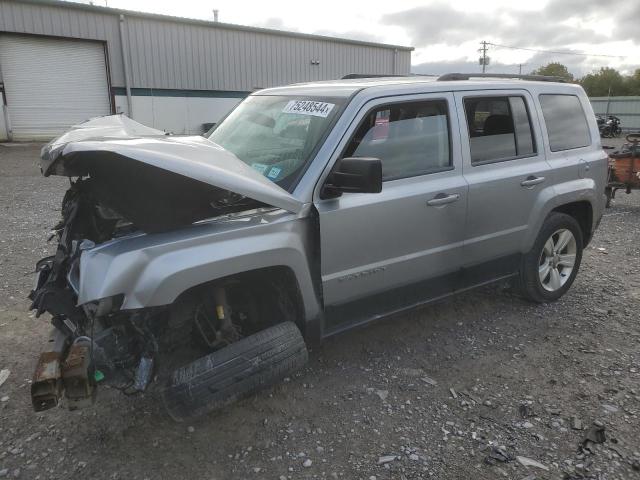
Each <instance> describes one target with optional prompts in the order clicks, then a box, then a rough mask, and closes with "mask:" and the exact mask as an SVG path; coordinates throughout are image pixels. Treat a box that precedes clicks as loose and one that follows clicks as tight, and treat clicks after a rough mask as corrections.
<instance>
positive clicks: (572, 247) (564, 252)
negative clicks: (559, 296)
mask: <svg viewBox="0 0 640 480" xmlns="http://www.w3.org/2000/svg"><path fill="white" fill-rule="evenodd" d="M576 252H577V244H576V237H575V236H574V235H573V233H572V232H571V230H568V229H566V228H562V229H560V230H557V231H555V232H554V233H553V234H552V235H551V236H550V237H549V238H548V239H547V241H546V242H545V244H544V247H543V248H542V252H541V253H540V261H539V264H538V275H539V277H540V283H541V284H542V287H543V288H544V289H545V290H547V291H549V292H555V291H557V290H559V289H561V288H562V287H563V285H564V284H565V283H566V282H567V280H569V278H570V277H571V272H572V271H573V268H574V266H575V264H576Z"/></svg>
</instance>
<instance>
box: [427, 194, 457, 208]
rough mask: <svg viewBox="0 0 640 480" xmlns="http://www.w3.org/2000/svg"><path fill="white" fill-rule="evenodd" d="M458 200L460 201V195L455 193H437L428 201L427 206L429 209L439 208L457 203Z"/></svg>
mask: <svg viewBox="0 0 640 480" xmlns="http://www.w3.org/2000/svg"><path fill="white" fill-rule="evenodd" d="M458 200H460V195H458V194H457V193H453V194H448V193H439V194H437V195H436V196H435V197H433V198H432V199H431V200H428V201H427V205H429V206H430V207H439V206H440V205H446V204H447V203H453V202H457V201H458Z"/></svg>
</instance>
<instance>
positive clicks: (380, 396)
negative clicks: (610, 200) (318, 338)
mask: <svg viewBox="0 0 640 480" xmlns="http://www.w3.org/2000/svg"><path fill="white" fill-rule="evenodd" d="M38 150H39V146H38V145H31V146H22V145H21V146H3V145H1V144H0V172H1V173H0V227H1V228H0V370H1V369H8V370H10V374H9V378H8V379H7V380H6V382H5V383H4V384H3V385H1V386H0V478H1V477H7V478H24V479H63V478H64V479H66V478H91V479H94V478H95V479H145V478H148V479H174V478H175V479H182V478H189V479H193V480H195V479H209V480H211V479H231V478H233V479H235V478H242V479H244V478H247V479H263V478H264V479H299V478H305V479H306V478H310V479H311V478H318V479H322V478H338V479H365V480H366V479H373V478H375V479H377V480H381V479H417V478H438V479H468V478H478V479H495V478H505V479H516V480H524V479H527V480H533V479H534V478H536V479H559V478H566V479H581V478H589V479H623V478H624V479H627V478H629V479H633V478H637V479H640V440H639V438H638V437H639V435H638V432H640V382H639V381H640V325H639V322H638V311H639V308H640V274H639V269H640V194H638V193H637V192H634V193H633V194H632V195H625V194H624V193H621V194H620V195H619V196H618V198H617V199H616V201H615V203H614V205H613V208H611V209H609V210H607V212H606V216H605V218H604V219H603V222H602V225H601V227H600V229H599V231H598V232H597V234H596V237H595V238H594V240H593V242H592V244H591V245H590V246H589V248H588V249H587V250H586V252H585V256H584V259H583V264H582V267H581V272H580V274H579V275H578V278H577V281H576V283H575V285H574V286H573V288H572V289H571V290H570V292H569V293H568V294H567V295H566V296H565V297H564V298H563V299H561V300H560V301H558V302H557V303H554V304H549V305H532V304H529V303H526V302H524V301H523V300H521V299H520V298H518V297H517V296H515V295H513V294H511V293H509V291H507V290H504V289H503V288H501V287H491V288H485V289H482V290H480V291H476V292H472V293H468V294H464V295H461V296H458V297H456V298H454V299H450V300H447V301H444V302H441V303H438V304H436V305H432V306H429V307H426V308H422V309H420V310H419V311H415V312H412V313H410V314H407V315H402V316H396V317H393V318H389V319H386V320H383V321H379V322H377V323H375V324H373V325H371V326H369V327H366V328H362V329H358V330H356V331H353V332H350V333H347V334H344V335H341V336H339V337H337V338H334V339H331V340H330V341H328V342H326V343H325V344H324V345H323V346H322V347H321V348H320V349H319V350H318V351H317V352H314V353H313V355H312V356H311V359H310V362H309V364H308V367H307V368H305V369H304V370H303V371H302V372H301V373H300V374H298V375H295V376H293V377H292V378H290V379H288V381H285V382H284V383H282V384H281V385H279V386H276V387H275V388H273V389H270V390H268V391H265V392H262V393H259V394H257V395H254V396H253V397H251V398H249V399H246V400H243V401H241V402H239V403H237V404H235V405H233V406H231V407H228V408H226V409H225V410H224V411H222V412H221V413H219V414H216V415H210V416H207V417H204V418H202V419H200V420H198V421H197V422H193V423H187V424H178V423H174V422H172V421H171V420H169V419H168V417H166V416H165V415H164V414H163V412H162V407H161V405H159V404H158V401H157V397H156V396H155V394H154V393H153V392H151V393H148V394H146V395H145V396H144V397H133V398H127V397H124V396H122V395H120V394H119V393H117V392H114V391H109V390H106V389H103V390H102V391H101V392H100V394H99V398H98V401H97V403H96V404H95V405H94V406H93V407H91V408H89V409H86V410H83V411H79V412H68V411H65V410H63V409H55V410H51V411H48V412H44V413H40V414H36V413H34V412H33V411H32V410H31V407H30V403H29V378H30V376H31V374H32V369H33V366H34V362H35V359H36V356H37V354H38V353H39V350H40V346H41V344H42V342H43V340H44V338H45V337H46V334H47V332H48V328H49V327H48V325H47V319H45V318H41V319H35V318H33V317H32V316H31V315H30V314H29V312H27V306H28V304H27V301H26V300H25V296H26V295H27V293H28V290H29V288H30V286H31V270H32V268H33V264H34V262H35V261H36V260H37V259H39V258H40V257H42V256H43V255H45V254H46V253H47V252H49V251H50V250H51V248H52V245H47V244H46V233H47V231H48V230H49V228H50V227H51V226H52V225H53V224H54V223H55V222H56V221H57V219H58V209H59V205H60V201H61V199H62V195H63V194H64V190H65V188H66V185H67V181H66V180H65V179H60V178H47V179H44V178H42V177H41V176H40V175H39V172H38V168H37V155H38ZM0 377H1V375H0ZM594 421H597V422H600V425H602V428H604V430H605V435H606V441H605V442H604V443H592V444H587V448H586V449H585V448H580V445H581V443H582V440H583V439H584V438H585V436H586V435H587V433H588V430H589V428H590V427H591V426H592V424H593V422H594ZM592 438H595V437H592ZM523 457H524V458H523ZM527 459H529V460H534V461H536V462H539V464H538V465H533V466H532V465H531V464H530V463H531V462H529V461H527ZM525 464H526V465H525Z"/></svg>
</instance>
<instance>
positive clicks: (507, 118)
mask: <svg viewBox="0 0 640 480" xmlns="http://www.w3.org/2000/svg"><path fill="white" fill-rule="evenodd" d="M464 110H465V115H466V117H467V126H468V128H469V149H470V150H471V163H472V164H475V165H479V164H484V163H492V162H500V161H503V160H510V159H513V158H519V157H524V156H528V155H532V154H534V153H535V152H536V149H535V144H534V141H533V133H532V130H531V121H530V119H529V113H528V111H527V106H526V103H525V101H524V98H522V97H518V96H503V97H467V98H465V99H464Z"/></svg>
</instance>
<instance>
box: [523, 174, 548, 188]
mask: <svg viewBox="0 0 640 480" xmlns="http://www.w3.org/2000/svg"><path fill="white" fill-rule="evenodd" d="M542 182H544V177H536V176H534V175H530V176H528V177H527V179H526V180H523V181H521V182H520V185H522V186H523V187H533V186H535V185H538V184H540V183H542Z"/></svg>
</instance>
